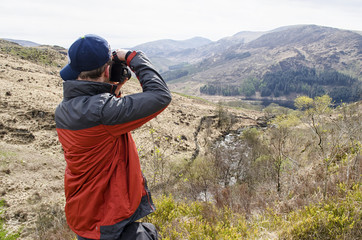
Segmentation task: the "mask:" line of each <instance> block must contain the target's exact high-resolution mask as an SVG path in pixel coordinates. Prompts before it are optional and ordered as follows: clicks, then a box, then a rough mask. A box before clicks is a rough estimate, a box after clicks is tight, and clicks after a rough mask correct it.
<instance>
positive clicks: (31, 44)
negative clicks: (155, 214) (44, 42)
mask: <svg viewBox="0 0 362 240" xmlns="http://www.w3.org/2000/svg"><path fill="white" fill-rule="evenodd" d="M2 39H4V40H6V41H9V42H14V43H17V44H19V45H20V46H23V47H37V46H40V45H41V44H39V43H35V42H32V41H27V40H18V39H10V38H2Z"/></svg>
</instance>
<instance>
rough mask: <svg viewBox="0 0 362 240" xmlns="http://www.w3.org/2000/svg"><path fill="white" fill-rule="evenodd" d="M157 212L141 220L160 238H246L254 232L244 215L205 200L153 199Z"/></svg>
mask: <svg viewBox="0 0 362 240" xmlns="http://www.w3.org/2000/svg"><path fill="white" fill-rule="evenodd" d="M155 203H156V206H157V211H156V212H155V213H154V214H151V215H150V216H148V217H146V218H145V219H144V221H147V222H151V223H153V224H154V225H155V226H156V227H157V229H158V231H159V234H160V235H161V237H162V239H164V240H177V239H190V240H196V239H202V240H204V239H224V240H227V239H230V240H232V239H250V236H252V234H255V231H256V230H255V229H254V228H253V227H251V226H250V225H249V224H248V223H247V221H246V220H245V218H244V217H242V216H240V215H236V214H234V213H232V212H231V210H230V209H228V208H220V209H218V208H216V207H215V206H214V205H212V204H210V203H205V202H196V201H195V202H188V201H187V200H186V201H182V202H176V201H175V200H174V199H173V197H172V196H169V197H166V196H162V197H161V198H159V199H156V201H155Z"/></svg>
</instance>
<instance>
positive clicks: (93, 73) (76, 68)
mask: <svg viewBox="0 0 362 240" xmlns="http://www.w3.org/2000/svg"><path fill="white" fill-rule="evenodd" d="M110 59H111V48H110V46H109V44H108V42H107V41H106V40H105V39H103V38H102V37H99V36H97V35H92V34H88V35H85V36H84V37H81V38H79V39H78V40H77V41H75V42H74V43H73V44H72V45H71V46H70V48H69V50H68V60H69V62H68V64H67V65H66V66H65V67H64V68H63V69H62V70H61V71H60V76H61V77H62V79H63V80H65V81H66V80H75V79H78V77H80V78H81V79H87V78H97V77H98V76H100V75H101V74H102V73H103V72H105V70H106V68H107V63H108V62H109V61H110Z"/></svg>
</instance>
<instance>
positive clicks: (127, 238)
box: [77, 222, 158, 240]
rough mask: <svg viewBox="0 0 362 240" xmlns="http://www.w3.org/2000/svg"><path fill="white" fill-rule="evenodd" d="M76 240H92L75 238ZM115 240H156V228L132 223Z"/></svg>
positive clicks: (150, 225)
mask: <svg viewBox="0 0 362 240" xmlns="http://www.w3.org/2000/svg"><path fill="white" fill-rule="evenodd" d="M77 237H78V240H93V239H90V238H83V237H80V236H77ZM116 240H158V234H157V230H156V227H155V226H154V225H153V224H152V223H141V222H132V223H130V224H128V225H126V227H125V228H124V229H123V232H122V235H121V236H120V237H119V238H117V239H116Z"/></svg>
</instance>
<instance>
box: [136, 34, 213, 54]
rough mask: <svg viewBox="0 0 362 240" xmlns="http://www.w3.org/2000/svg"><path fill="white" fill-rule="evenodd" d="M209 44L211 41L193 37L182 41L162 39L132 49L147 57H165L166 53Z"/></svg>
mask: <svg viewBox="0 0 362 240" xmlns="http://www.w3.org/2000/svg"><path fill="white" fill-rule="evenodd" d="M211 42H212V41H211V40H209V39H207V38H202V37H194V38H191V39H187V40H183V41H176V40H171V39H163V40H157V41H153V42H148V43H144V44H141V45H137V46H135V47H133V49H139V50H142V51H143V52H145V53H146V54H147V55H149V56H154V55H157V54H162V55H167V53H168V52H176V51H180V50H184V49H189V48H198V47H201V46H203V45H206V44H209V43H211Z"/></svg>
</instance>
